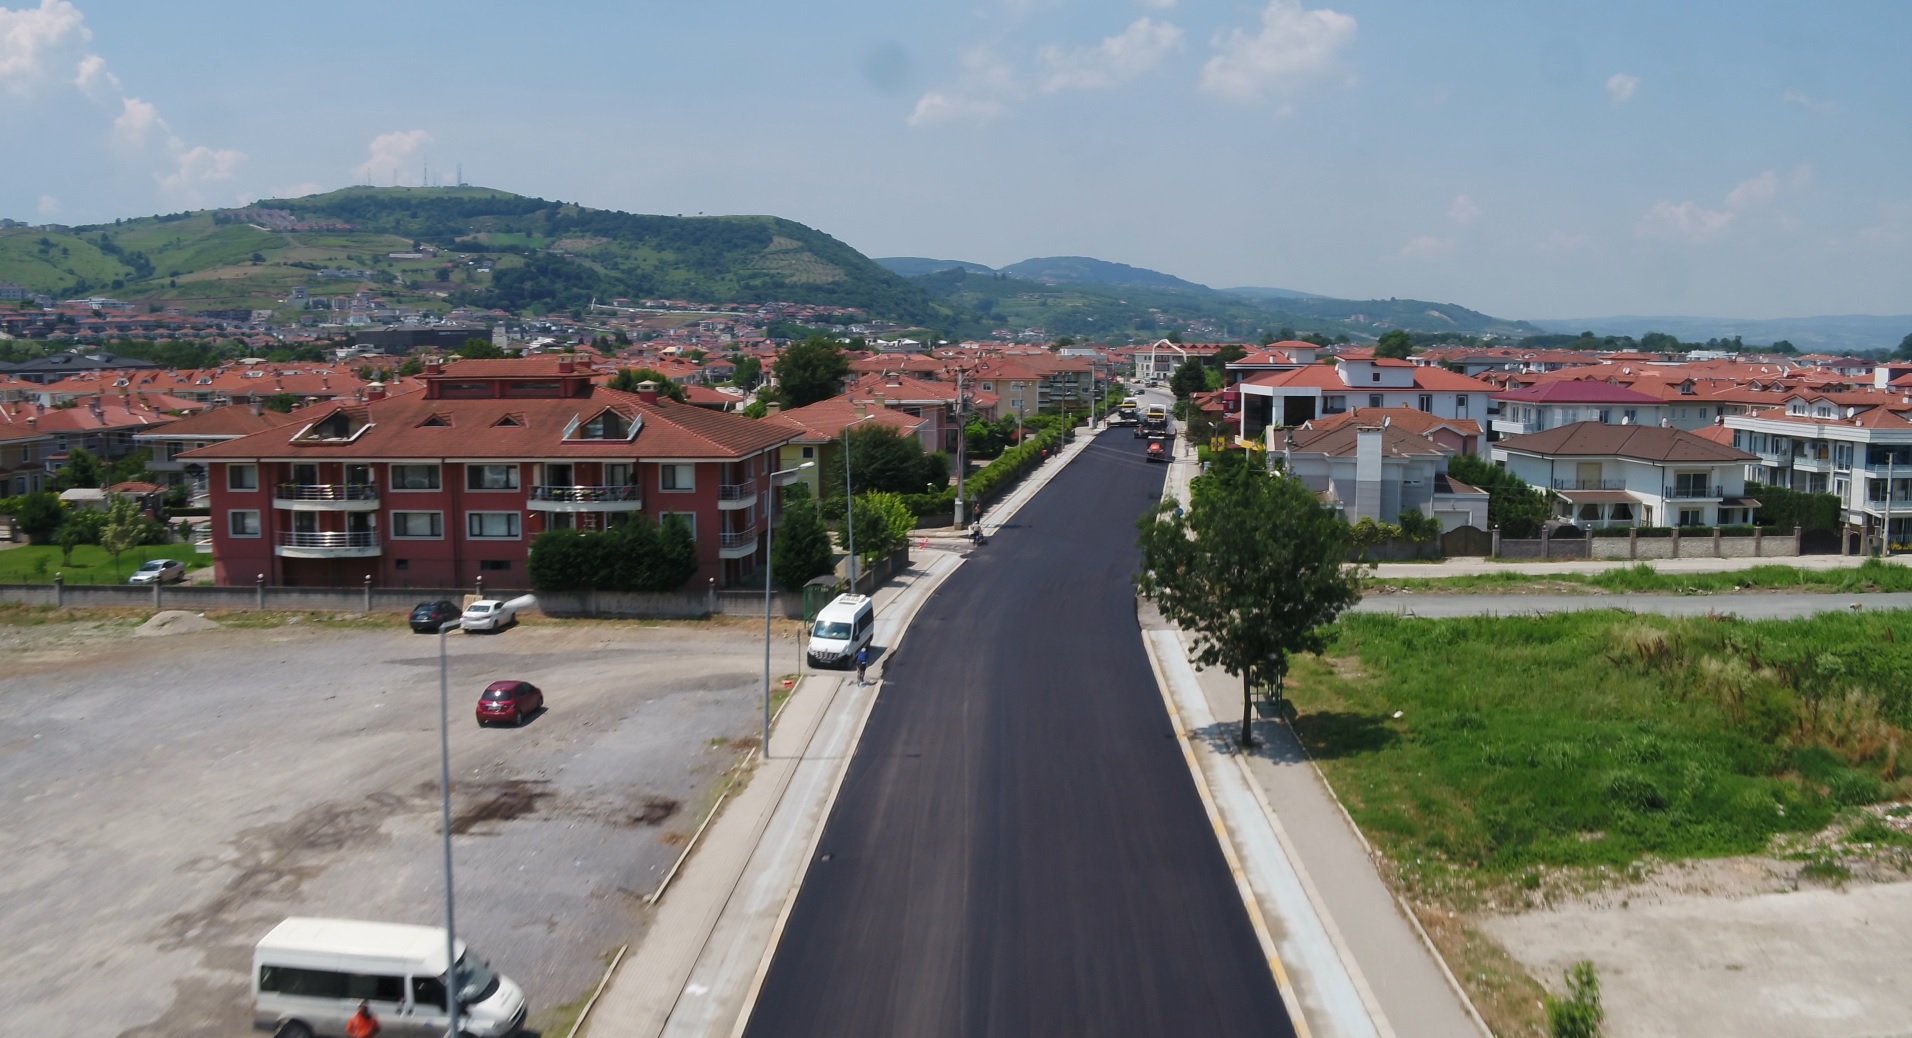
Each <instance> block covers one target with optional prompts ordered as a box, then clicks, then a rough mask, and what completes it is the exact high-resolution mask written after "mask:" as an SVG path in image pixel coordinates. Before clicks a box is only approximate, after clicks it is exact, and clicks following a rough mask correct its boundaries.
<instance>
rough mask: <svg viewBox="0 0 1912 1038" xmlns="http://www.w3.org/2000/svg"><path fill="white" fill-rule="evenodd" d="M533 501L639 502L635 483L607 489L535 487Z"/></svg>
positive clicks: (532, 491)
mask: <svg viewBox="0 0 1912 1038" xmlns="http://www.w3.org/2000/svg"><path fill="white" fill-rule="evenodd" d="M531 500H533V501H568V502H579V503H592V502H598V501H636V500H638V488H637V485H636V484H635V483H627V484H624V485H621V486H606V487H584V486H535V487H532V488H531Z"/></svg>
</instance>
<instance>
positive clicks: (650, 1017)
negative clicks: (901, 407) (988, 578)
mask: <svg viewBox="0 0 1912 1038" xmlns="http://www.w3.org/2000/svg"><path fill="white" fill-rule="evenodd" d="M1092 438H1093V432H1092V431H1090V432H1079V433H1078V434H1077V435H1076V436H1075V438H1074V439H1073V440H1072V442H1070V443H1069V444H1067V445H1066V446H1064V447H1063V449H1062V450H1061V451H1059V452H1058V453H1057V455H1056V456H1055V457H1052V458H1050V459H1049V460H1047V461H1045V462H1043V464H1042V465H1041V466H1039V467H1038V468H1036V469H1035V470H1034V471H1032V472H1030V473H1029V474H1028V475H1026V476H1024V477H1023V479H1022V480H1021V482H1020V483H1019V484H1018V485H1017V486H1016V488H1015V489H1014V490H1012V491H1011V492H1010V493H1009V494H1008V495H1007V496H1005V497H1004V498H1003V499H1002V500H1001V501H999V502H997V503H996V504H995V505H994V506H992V507H991V508H990V509H989V511H988V514H987V516H986V517H985V521H984V529H985V530H986V531H988V532H989V533H990V534H994V533H995V532H997V531H998V530H999V529H1000V528H1001V527H1002V525H1003V524H1004V523H1006V522H1008V520H1009V519H1010V518H1011V517H1013V516H1014V515H1015V513H1016V511H1017V509H1019V508H1021V507H1022V505H1023V503H1024V502H1027V501H1028V500H1029V499H1030V498H1032V497H1034V496H1035V495H1036V494H1037V493H1038V492H1040V491H1041V489H1042V488H1043V487H1044V486H1045V485H1047V484H1048V482H1049V480H1050V479H1052V478H1054V476H1055V475H1056V473H1058V472H1060V471H1061V470H1062V468H1063V466H1065V465H1067V464H1068V463H1069V462H1070V461H1072V460H1073V459H1074V458H1075V457H1076V456H1077V455H1078V454H1080V453H1081V452H1082V451H1083V450H1084V449H1086V448H1087V446H1088V443H1089V441H1090V440H1091V439H1092ZM918 536H919V537H920V536H921V534H919V535H918ZM945 541H947V542H951V543H949V544H948V547H951V548H954V547H958V546H960V547H961V548H963V549H965V550H967V549H970V547H971V546H970V545H969V544H968V542H967V541H957V540H956V539H954V538H936V539H933V540H932V541H931V544H932V547H931V548H929V549H927V550H925V549H922V548H918V547H914V546H913V547H912V551H913V552H914V553H915V555H916V557H915V558H914V559H913V560H912V565H911V567H910V569H909V570H907V571H905V572H904V573H903V574H902V575H901V576H900V577H899V578H898V579H896V580H894V581H892V582H890V583H889V584H887V585H885V586H884V587H882V588H879V589H878V590H877V592H876V611H877V620H876V636H875V644H876V645H877V646H878V647H879V648H881V649H882V650H883V652H882V655H879V656H878V657H877V659H876V660H875V662H874V664H873V666H872V667H871V668H870V676H871V678H872V680H871V681H870V683H869V684H868V685H865V686H862V687H859V686H858V685H857V683H856V680H855V678H854V676H848V677H845V676H840V675H835V674H827V675H826V674H819V673H811V674H809V675H808V676H806V677H805V678H804V679H803V681H802V682H801V683H800V684H799V685H798V686H797V688H796V690H795V692H794V693H793V694H792V695H791V697H790V698H789V700H787V701H786V703H785V706H784V708H783V710H782V711H781V712H780V713H779V714H778V716H777V718H776V721H775V723H774V725H773V727H772V730H771V737H770V738H771V745H770V748H771V755H770V757H769V758H768V759H766V760H763V761H760V762H758V764H757V767H756V771H755V772H754V774H752V776H751V778H750V782H749V784H748V785H747V786H745V787H744V788H743V789H742V790H741V791H740V792H739V793H738V794H737V795H736V796H735V797H734V798H732V799H729V800H727V801H726V802H725V803H724V804H722V805H721V811H720V813H718V814H717V815H716V816H715V817H714V818H713V819H712V821H711V822H710V823H709V825H708V827H707V828H706V829H705V831H704V832H703V834H702V835H701V837H700V838H699V840H698V843H697V845H696V847H695V848H694V849H693V851H692V853H691V854H690V856H689V858H688V859H687V860H686V861H685V862H684V864H683V867H682V870H681V872H680V873H679V874H678V876H677V878H676V881H675V883H674V884H673V885H672V886H671V887H670V888H669V890H668V891H667V892H666V893H665V895H664V897H663V898H662V899H661V900H660V902H659V904H658V906H657V909H656V914H655V916H654V917H653V918H652V920H651V925H650V927H649V928H648V930H646V932H645V934H644V937H643V939H642V940H641V942H640V943H639V944H638V945H637V946H636V947H635V948H634V949H632V950H631V952H630V953H629V954H628V955H626V956H625V958H624V960H623V961H622V962H621V963H619V965H618V966H617V971H616V974H615V975H614V976H613V977H612V978H611V980H610V982H609V984H608V986H607V987H606V988H605V990H604V992H603V994H602V995H601V996H600V997H599V999H598V1001H597V1002H596V1004H595V1005H593V1006H592V1007H591V1008H590V1010H589V1015H588V1017H587V1018H586V1021H585V1025H584V1027H583V1029H582V1032H581V1033H583V1034H586V1035H598V1036H604V1038H654V1036H660V1035H670V1036H674V1038H677V1036H681V1038H691V1036H696V1038H720V1036H728V1035H733V1034H737V1033H741V1031H742V1029H743V1026H744V1025H745V1023H747V1022H748V1018H749V1012H750V1006H751V1004H752V1003H753V1002H754V1001H755V998H756V992H757V989H758V986H759V985H761V984H762V982H763V976H764V973H765V972H766V971H767V970H768V968H769V965H770V959H771V956H772V954H773V953H774V952H775V950H776V946H777V939H778V937H779V936H780V934H781V932H782V928H783V923H784V920H785V918H787V916H788V914H789V911H790V908H791V906H792V905H794V904H795V901H796V896H797V892H798V890H799V889H800V888H801V885H802V882H803V874H804V871H805V869H806V868H808V866H809V863H810V859H811V858H812V857H813V855H814V850H815V844H816V840H817V839H818V838H819V837H820V836H821V835H822V832H823V823H824V821H825V819H826V818H827V817H828V815H829V812H830V807H831V805H832V804H833V803H834V802H835V800H836V791H837V788H838V787H839V785H840V784H841V782H842V780H843V776H844V774H845V772H846V771H847V769H848V767H849V762H850V757H851V756H852V755H853V754H854V753H855V752H856V749H857V744H858V742H859V740H860V738H861V736H862V731H863V724H864V721H865V720H866V719H867V718H868V716H869V710H870V707H871V705H872V704H874V703H875V701H876V693H877V690H878V688H879V687H880V685H881V675H882V671H883V664H884V660H885V659H886V658H887V657H888V655H889V654H890V653H892V652H894V651H895V649H896V647H897V645H898V644H899V643H900V642H901V640H902V638H903V636H904V634H905V632H906V630H907V628H908V625H909V622H910V620H911V619H912V618H913V617H914V615H915V613H916V610H917V608H918V607H919V606H921V605H922V603H923V601H924V600H926V599H927V598H928V597H929V596H930V595H931V594H932V593H934V592H935V590H936V588H937V586H938V585H940V584H941V583H942V581H943V578H945V577H947V576H948V575H949V574H950V573H951V572H953V571H954V570H955V569H956V567H957V566H958V565H960V564H961V562H962V554H959V553H957V552H953V551H947V550H940V549H941V548H942V547H943V544H942V543H939V542H945Z"/></svg>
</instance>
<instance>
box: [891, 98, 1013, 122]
mask: <svg viewBox="0 0 1912 1038" xmlns="http://www.w3.org/2000/svg"><path fill="white" fill-rule="evenodd" d="M1001 114H1002V105H1001V104H1000V103H999V102H996V101H986V100H980V99H977V98H972V97H963V96H961V95H959V94H946V93H943V92H941V91H939V90H932V91H930V92H929V93H927V94H924V95H923V96H922V98H921V99H919V100H918V101H917V102H916V109H915V110H914V111H912V112H910V117H909V124H910V125H911V126H917V127H922V126H937V125H940V124H942V123H958V122H976V123H986V122H989V121H990V120H992V119H994V118H996V117H997V116H999V115H1001Z"/></svg>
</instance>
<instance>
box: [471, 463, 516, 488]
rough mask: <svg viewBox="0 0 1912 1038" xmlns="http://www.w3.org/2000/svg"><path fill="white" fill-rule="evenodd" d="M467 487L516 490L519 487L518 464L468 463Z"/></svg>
mask: <svg viewBox="0 0 1912 1038" xmlns="http://www.w3.org/2000/svg"><path fill="white" fill-rule="evenodd" d="M465 489H466V490H516V489H518V466H516V465H466V466H465Z"/></svg>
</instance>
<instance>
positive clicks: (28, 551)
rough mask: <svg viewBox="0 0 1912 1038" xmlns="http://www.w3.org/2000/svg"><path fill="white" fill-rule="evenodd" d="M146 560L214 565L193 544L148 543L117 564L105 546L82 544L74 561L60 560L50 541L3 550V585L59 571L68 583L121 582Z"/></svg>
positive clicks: (190, 566) (40, 580)
mask: <svg viewBox="0 0 1912 1038" xmlns="http://www.w3.org/2000/svg"><path fill="white" fill-rule="evenodd" d="M147 559H178V560H179V561H181V562H183V563H185V564H186V569H187V570H189V571H190V570H196V569H204V568H205V567H207V566H210V565H212V556H210V555H202V554H200V553H198V552H195V551H194V550H193V546H192V545H190V544H148V545H142V546H141V547H138V548H133V549H130V550H128V551H127V552H125V553H124V554H122V555H121V556H120V558H119V562H118V563H117V565H116V564H115V563H114V562H113V556H111V555H108V554H107V553H106V549H104V548H101V547H100V546H98V545H96V544H82V545H80V546H79V547H77V548H74V549H73V561H72V562H71V563H63V562H61V561H60V549H59V548H58V547H57V546H55V545H51V544H29V545H25V546H23V547H19V548H9V549H7V550H6V551H0V584H51V583H53V574H55V573H59V574H61V575H62V576H64V577H65V578H66V582H67V583H68V584H118V583H121V582H123V581H125V580H126V578H127V577H130V576H132V575H133V571H134V570H136V569H138V568H139V566H140V563H142V562H145V561H146V560H147Z"/></svg>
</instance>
